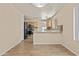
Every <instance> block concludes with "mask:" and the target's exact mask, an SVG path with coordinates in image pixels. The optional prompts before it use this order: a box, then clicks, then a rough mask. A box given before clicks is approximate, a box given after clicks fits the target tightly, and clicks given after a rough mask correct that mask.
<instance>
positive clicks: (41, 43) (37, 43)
mask: <svg viewBox="0 0 79 59" xmlns="http://www.w3.org/2000/svg"><path fill="white" fill-rule="evenodd" d="M40 44H61V43H33V45H40Z"/></svg>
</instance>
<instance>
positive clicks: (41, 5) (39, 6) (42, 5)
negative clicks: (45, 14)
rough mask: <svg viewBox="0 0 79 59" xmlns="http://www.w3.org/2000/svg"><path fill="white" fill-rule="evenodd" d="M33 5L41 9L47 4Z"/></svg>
mask: <svg viewBox="0 0 79 59" xmlns="http://www.w3.org/2000/svg"><path fill="white" fill-rule="evenodd" d="M32 5H33V6H35V7H38V8H41V7H44V6H45V5H46V3H33V4H32Z"/></svg>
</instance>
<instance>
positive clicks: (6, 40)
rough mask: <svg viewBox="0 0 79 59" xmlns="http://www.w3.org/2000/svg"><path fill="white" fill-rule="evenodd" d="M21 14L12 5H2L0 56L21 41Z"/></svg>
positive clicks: (0, 9) (0, 6) (0, 11)
mask: <svg viewBox="0 0 79 59" xmlns="http://www.w3.org/2000/svg"><path fill="white" fill-rule="evenodd" d="M20 20H21V15H20V13H19V12H18V11H17V10H16V9H15V8H14V7H12V6H11V5H5V4H4V5H0V55H2V54H3V53H5V52H6V51H8V50H9V49H11V48H12V47H13V46H15V45H16V44H18V43H19V42H20V41H21V31H20Z"/></svg>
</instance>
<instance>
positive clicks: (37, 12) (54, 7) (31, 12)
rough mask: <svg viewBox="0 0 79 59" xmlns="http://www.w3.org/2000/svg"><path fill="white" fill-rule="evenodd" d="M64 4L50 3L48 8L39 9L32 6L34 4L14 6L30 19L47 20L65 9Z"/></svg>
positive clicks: (47, 5)
mask: <svg viewBox="0 0 79 59" xmlns="http://www.w3.org/2000/svg"><path fill="white" fill-rule="evenodd" d="M63 5H64V4H53V3H48V4H46V6H44V7H41V8H38V7H35V6H33V5H32V3H22V4H14V6H15V7H16V8H17V9H18V10H19V11H20V12H22V13H23V14H24V15H25V16H26V17H28V18H34V17H39V18H41V19H46V18H49V17H51V16H53V15H54V14H55V13H56V12H57V11H58V10H60V9H61V8H62V7H63Z"/></svg>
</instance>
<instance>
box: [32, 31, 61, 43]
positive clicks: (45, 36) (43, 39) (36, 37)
mask: <svg viewBox="0 0 79 59" xmlns="http://www.w3.org/2000/svg"><path fill="white" fill-rule="evenodd" d="M61 42H62V32H61V31H60V30H39V31H38V30H37V31H36V30H35V31H34V33H33V44H61Z"/></svg>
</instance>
